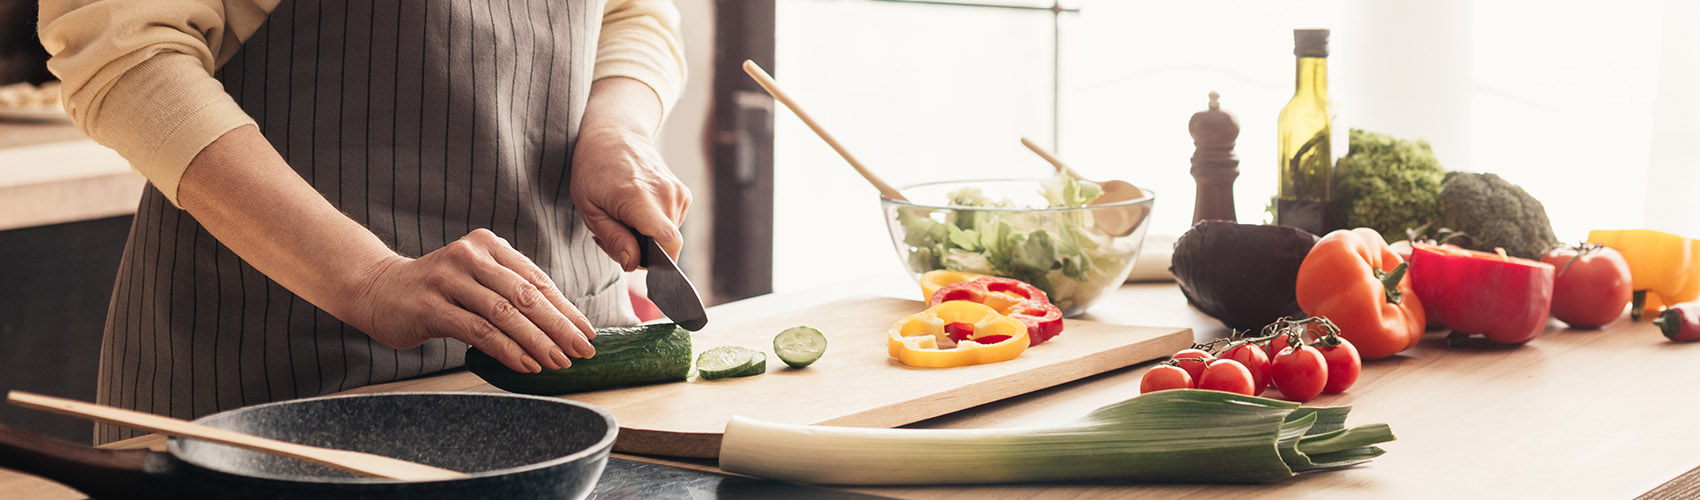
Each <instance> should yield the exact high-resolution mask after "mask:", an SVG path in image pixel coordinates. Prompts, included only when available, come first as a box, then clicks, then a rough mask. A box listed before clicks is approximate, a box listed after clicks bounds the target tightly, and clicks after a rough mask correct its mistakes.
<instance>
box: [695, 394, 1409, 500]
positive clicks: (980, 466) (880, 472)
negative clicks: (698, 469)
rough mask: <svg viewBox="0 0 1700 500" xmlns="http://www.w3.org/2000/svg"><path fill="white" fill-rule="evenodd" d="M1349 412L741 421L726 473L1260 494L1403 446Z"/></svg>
mask: <svg viewBox="0 0 1700 500" xmlns="http://www.w3.org/2000/svg"><path fill="white" fill-rule="evenodd" d="M1349 410H1350V407H1345V406H1338V407H1325V408H1319V407H1301V406H1299V404H1298V403H1292V402H1287V401H1278V400H1274V399H1268V398H1261V397H1255V396H1243V395H1239V394H1232V393H1227V392H1221V391H1207V390H1195V389H1181V390H1169V391H1159V392H1153V393H1150V394H1145V395H1141V396H1139V397H1135V398H1133V399H1129V400H1127V401H1123V402H1120V403H1116V404H1112V405H1109V406H1105V407H1103V408H1099V409H1097V410H1095V411H1093V412H1092V413H1090V414H1088V415H1087V416H1086V417H1084V418H1082V419H1081V420H1079V421H1076V422H1074V423H1071V424H1067V425H1062V426H1058V427H1040V428H1021V429H869V428H854V427H827V426H815V425H792V424H779V423H772V422H763V421H758V420H753V419H749V418H744V417H734V418H733V419H732V421H731V422H730V423H728V424H727V425H726V433H725V436H724V438H723V439H722V441H721V445H720V468H721V469H724V470H726V471H728V472H734V473H740V474H748V475H751V476H757V477H764V478H770V479H779V480H785V481H795V482H803V483H816V484H835V485H927V484H984V483H1010V482H1035V481H1123V482H1194V483H1261V482H1269V481H1275V480H1279V479H1284V478H1288V477H1292V476H1295V475H1297V474H1300V473H1305V472H1312V471H1318V470H1327V469H1335V468H1340V467H1347V466H1351V465H1356V464H1360V463H1363V462H1366V461H1369V460H1370V459H1373V458H1375V457H1377V456H1380V455H1381V454H1382V453H1383V451H1382V449H1381V448H1378V447H1375V446H1373V445H1374V444H1376V443H1383V442H1387V441H1392V440H1393V433H1392V431H1391V430H1390V429H1389V428H1388V427H1387V425H1385V424H1373V425H1365V426H1361V427H1355V428H1347V427H1346V426H1345V419H1346V413H1347V412H1348V411H1349Z"/></svg>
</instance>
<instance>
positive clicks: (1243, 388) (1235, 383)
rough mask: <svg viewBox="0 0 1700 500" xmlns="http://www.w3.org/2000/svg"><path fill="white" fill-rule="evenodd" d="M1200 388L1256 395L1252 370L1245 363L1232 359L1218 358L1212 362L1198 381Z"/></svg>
mask: <svg viewBox="0 0 1700 500" xmlns="http://www.w3.org/2000/svg"><path fill="white" fill-rule="evenodd" d="M1198 388H1199V389H1209V390H1213V391H1223V392H1232V393H1234V394H1244V395H1247V396H1255V395H1256V394H1255V393H1253V392H1252V378H1251V370H1247V369H1246V367H1245V365H1242V364H1240V362H1238V361H1234V360H1231V359H1218V360H1215V361H1211V362H1210V366H1208V367H1206V368H1205V369H1204V379H1203V380H1199V381H1198Z"/></svg>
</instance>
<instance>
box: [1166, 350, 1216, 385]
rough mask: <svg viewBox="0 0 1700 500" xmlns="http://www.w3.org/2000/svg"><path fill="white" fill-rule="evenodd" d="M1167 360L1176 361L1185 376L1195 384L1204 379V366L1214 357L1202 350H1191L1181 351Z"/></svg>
mask: <svg viewBox="0 0 1700 500" xmlns="http://www.w3.org/2000/svg"><path fill="white" fill-rule="evenodd" d="M1169 359H1173V360H1177V362H1178V363H1179V365H1180V367H1181V369H1184V370H1186V374H1187V375H1191V376H1192V383H1194V384H1197V383H1198V381H1199V380H1203V379H1204V366H1205V365H1206V364H1208V363H1210V360H1213V359H1216V357H1215V356H1211V355H1210V353H1208V352H1205V351H1204V350H1203V349H1198V348H1192V349H1181V352H1177V353H1175V355H1173V356H1169ZM1195 360H1196V361H1195Z"/></svg>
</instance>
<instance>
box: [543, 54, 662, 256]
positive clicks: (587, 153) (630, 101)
mask: <svg viewBox="0 0 1700 500" xmlns="http://www.w3.org/2000/svg"><path fill="white" fill-rule="evenodd" d="M590 100H591V102H590V104H589V105H588V107H587V109H586V110H585V118H584V122H583V126H582V127H581V128H580V129H579V134H578V146H577V147H576V148H575V149H574V151H573V164H572V174H571V175H572V178H571V187H570V188H569V189H568V192H569V194H570V196H572V200H573V205H574V206H575V207H577V208H578V211H579V213H580V214H581V215H582V216H583V217H584V225H585V226H587V227H589V228H590V232H591V233H592V234H594V235H595V239H596V243H597V245H598V246H601V247H602V251H604V252H607V253H608V255H609V256H612V257H613V258H614V261H615V262H618V263H620V267H622V268H624V269H625V270H627V271H631V270H633V269H637V267H638V262H639V260H640V251H639V250H638V246H637V238H636V237H635V236H634V235H633V234H632V231H634V230H635V231H637V232H639V233H643V234H646V235H649V236H650V237H651V238H654V239H655V242H656V243H659V244H661V248H662V249H664V250H666V251H667V253H668V255H672V256H674V258H677V257H678V255H679V250H680V249H681V248H682V247H683V246H684V239H683V238H682V237H681V236H680V235H679V224H680V223H682V222H684V220H685V212H686V211H687V210H689V209H690V206H691V190H690V188H687V187H685V184H684V183H683V182H680V181H679V178H678V177H676V176H674V175H673V172H672V171H671V170H668V169H667V164H666V163H665V162H663V161H662V160H661V153H660V152H659V151H657V150H656V149H655V144H654V140H653V139H652V138H651V131H652V130H653V129H654V128H655V123H654V122H655V121H658V120H659V118H660V111H659V102H658V101H657V100H656V98H655V93H654V92H653V91H651V90H649V87H647V86H645V85H643V84H642V83H638V82H637V81H635V80H629V79H625V78H608V79H603V80H597V82H596V85H595V86H593V87H592V90H591V98H590Z"/></svg>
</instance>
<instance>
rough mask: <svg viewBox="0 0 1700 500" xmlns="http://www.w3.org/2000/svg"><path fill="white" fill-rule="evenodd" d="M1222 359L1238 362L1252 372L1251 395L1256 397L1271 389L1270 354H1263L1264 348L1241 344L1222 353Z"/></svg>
mask: <svg viewBox="0 0 1700 500" xmlns="http://www.w3.org/2000/svg"><path fill="white" fill-rule="evenodd" d="M1222 359H1231V360H1234V361H1238V362H1240V364H1241V365H1244V366H1245V368H1246V370H1249V371H1251V395H1253V396H1256V395H1258V394H1260V393H1262V392H1263V388H1265V387H1269V353H1266V352H1263V348H1262V347H1258V346H1255V345H1252V344H1240V345H1238V346H1235V347H1234V348H1233V349H1228V352H1224V353H1222Z"/></svg>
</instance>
